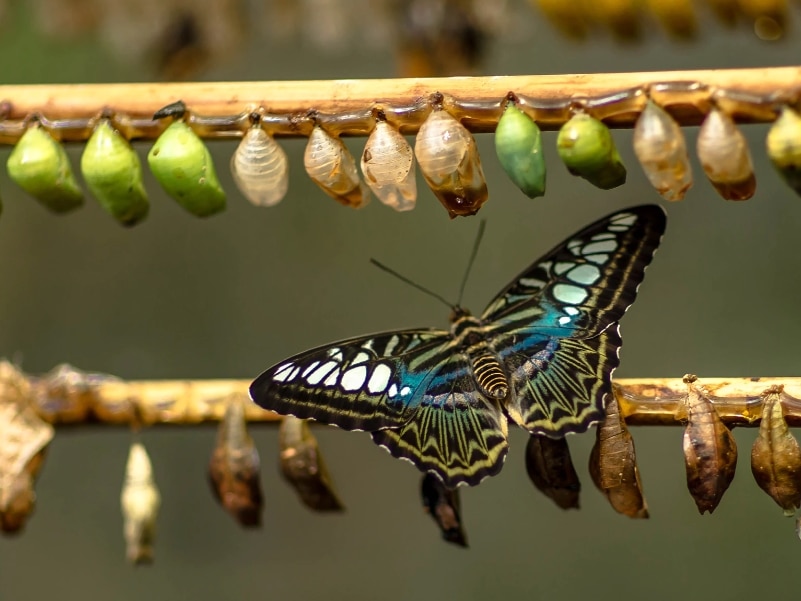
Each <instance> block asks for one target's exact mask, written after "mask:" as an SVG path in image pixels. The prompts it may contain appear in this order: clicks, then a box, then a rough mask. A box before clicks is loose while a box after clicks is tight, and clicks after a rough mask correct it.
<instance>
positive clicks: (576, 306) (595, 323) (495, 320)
mask: <svg viewBox="0 0 801 601" xmlns="http://www.w3.org/2000/svg"><path fill="white" fill-rule="evenodd" d="M665 224H666V217H665V212H664V210H663V209H662V208H661V207H659V206H658V205H642V206H639V207H632V208H630V209H626V210H624V211H620V212H618V213H614V214H612V215H609V216H607V217H605V218H604V219H600V220H598V221H596V222H595V223H593V224H592V225H589V226H587V227H586V228H584V229H583V230H581V231H580V232H578V233H576V234H574V235H573V236H571V237H570V238H568V239H567V240H565V241H564V242H563V243H562V244H560V245H558V246H557V247H556V248H554V249H553V250H551V251H550V252H549V253H547V254H546V255H545V256H544V257H542V258H541V259H539V260H538V261H535V262H534V263H533V264H532V265H531V266H529V267H528V269H526V270H525V271H524V272H523V273H521V274H520V275H519V276H518V277H517V278H515V279H514V280H513V281H512V283H511V284H509V285H508V286H507V287H506V288H505V289H504V290H503V291H501V293H500V294H498V295H497V296H496V297H495V299H493V301H492V302H490V304H489V305H488V306H487V308H486V310H485V311H484V314H483V315H482V317H481V319H482V321H484V322H485V323H487V324H489V325H491V327H492V329H493V334H494V335H495V336H500V337H504V336H506V335H508V336H507V338H509V339H513V338H515V337H516V338H517V340H521V339H523V338H525V336H527V335H533V334H534V333H539V334H546V335H549V336H556V337H572V338H589V337H592V336H595V335H597V334H599V333H601V332H602V331H604V330H605V329H606V328H607V327H609V325H611V324H612V323H615V322H617V321H619V320H620V318H621V317H622V316H623V313H625V312H626V309H628V308H629V306H630V305H631V303H633V302H634V299H635V297H636V295H637V288H638V287H639V285H640V283H641V282H642V280H643V276H644V272H645V267H646V266H647V265H648V264H649V263H650V262H651V259H652V258H653V255H654V252H655V251H656V249H657V247H658V246H659V242H660V240H661V238H662V234H663V233H664V231H665Z"/></svg>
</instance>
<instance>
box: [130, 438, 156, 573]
mask: <svg viewBox="0 0 801 601" xmlns="http://www.w3.org/2000/svg"><path fill="white" fill-rule="evenodd" d="M120 503H121V505H122V515H123V520H124V528H123V533H124V535H125V543H126V546H127V556H128V561H130V562H131V563H134V564H141V563H150V562H152V561H153V541H154V539H155V536H156V516H157V515H158V511H159V506H160V505H161V496H160V495H159V491H158V488H156V483H155V481H154V480H153V466H152V465H151V464H150V457H148V455H147V451H146V450H145V447H144V446H143V445H142V444H141V443H139V442H135V443H133V444H131V449H130V452H129V454H128V464H127V465H126V467H125V481H124V483H123V485H122V494H121V495H120Z"/></svg>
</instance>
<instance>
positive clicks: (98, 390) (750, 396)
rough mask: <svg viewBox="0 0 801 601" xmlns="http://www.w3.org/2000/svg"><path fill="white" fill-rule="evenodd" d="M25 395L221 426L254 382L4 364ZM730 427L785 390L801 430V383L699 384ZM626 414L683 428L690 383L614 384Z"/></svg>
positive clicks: (121, 418)
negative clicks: (33, 371)
mask: <svg viewBox="0 0 801 601" xmlns="http://www.w3.org/2000/svg"><path fill="white" fill-rule="evenodd" d="M10 382H14V384H13V386H14V389H13V390H14V391H21V392H15V395H16V396H17V397H24V398H26V399H27V402H28V403H29V404H30V406H31V407H32V408H33V409H34V410H35V412H36V413H37V414H38V415H39V416H40V417H41V418H43V419H44V420H45V421H47V422H49V423H52V424H54V425H56V426H69V425H73V426H76V425H101V424H104V425H113V424H117V425H132V424H147V425H184V426H188V425H197V424H203V423H213V422H218V421H220V420H221V419H222V417H223V415H224V413H225V408H226V406H227V405H228V403H229V401H230V399H231V398H233V397H238V398H244V399H249V397H248V386H249V385H250V380H140V381H129V382H125V381H123V380H120V379H119V378H115V377H113V376H107V375H102V374H90V373H84V372H81V371H78V370H76V369H75V368H72V367H70V366H67V365H62V366H59V367H58V368H56V369H55V370H53V371H52V372H51V373H50V374H48V375H46V376H42V377H31V376H25V375H23V374H22V373H21V372H19V371H18V370H17V369H16V368H15V367H13V366H12V365H11V364H9V363H7V362H2V363H0V404H2V403H3V401H4V400H7V398H6V397H9V396H12V394H11V393H10V392H9V391H10V390H11V389H10V388H8V387H9V383H10ZM695 385H696V386H697V387H699V388H700V390H701V391H703V392H704V393H705V394H706V395H707V396H708V397H709V399H710V400H711V401H712V403H713V404H714V406H715V408H716V409H717V412H718V413H719V414H720V416H721V418H722V419H723V421H724V422H726V423H727V424H728V425H732V426H733V425H737V426H755V425H757V424H758V421H759V419H760V418H761V416H762V406H763V404H764V396H765V393H766V391H767V390H769V389H773V390H776V387H779V389H783V391H784V393H783V395H782V404H783V406H784V411H785V416H786V419H787V422H788V423H789V424H790V425H791V426H801V377H796V378H790V377H788V378H700V379H699V380H698V381H697V382H696V384H695ZM613 388H614V391H615V396H616V398H617V399H618V404H619V405H620V411H621V414H622V415H623V416H624V417H625V418H626V422H627V423H628V424H630V425H637V426H654V425H680V424H683V423H685V422H686V412H685V410H684V402H683V401H684V399H685V397H686V396H687V384H685V383H684V382H683V381H682V379H681V378H644V379H617V380H614V381H613ZM245 419H246V420H248V421H249V422H252V423H277V422H279V421H280V420H281V417H280V416H279V415H276V414H275V413H272V412H270V411H265V410H263V409H261V408H260V407H258V406H257V405H256V404H255V403H252V402H249V400H248V402H246V403H245Z"/></svg>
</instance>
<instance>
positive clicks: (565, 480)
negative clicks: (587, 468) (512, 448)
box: [526, 434, 581, 509]
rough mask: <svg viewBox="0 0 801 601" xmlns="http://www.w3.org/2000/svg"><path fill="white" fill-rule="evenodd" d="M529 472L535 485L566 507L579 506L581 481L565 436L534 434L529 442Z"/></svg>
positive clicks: (527, 467)
mask: <svg viewBox="0 0 801 601" xmlns="http://www.w3.org/2000/svg"><path fill="white" fill-rule="evenodd" d="M526 471H527V472H528V477H529V478H530V479H531V482H533V483H534V486H536V487H537V489H538V490H539V491H540V492H542V493H543V494H544V495H545V496H546V497H548V498H549V499H551V500H552V501H553V502H554V503H556V504H557V505H558V506H559V507H561V508H562V509H578V508H579V493H580V492H581V482H579V479H578V474H576V468H575V467H573V460H572V459H571V458H570V447H569V446H568V445H567V440H566V439H565V438H549V437H547V436H539V435H536V434H533V435H531V436H529V438H528V444H527V445H526Z"/></svg>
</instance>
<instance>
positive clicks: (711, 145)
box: [698, 109, 756, 200]
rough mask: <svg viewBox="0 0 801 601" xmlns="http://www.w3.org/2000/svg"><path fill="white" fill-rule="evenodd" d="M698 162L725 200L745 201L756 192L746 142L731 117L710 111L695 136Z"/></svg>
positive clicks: (718, 111) (720, 112) (752, 168)
mask: <svg viewBox="0 0 801 601" xmlns="http://www.w3.org/2000/svg"><path fill="white" fill-rule="evenodd" d="M698 159H699V160H700V161H701V166H702V167H703V168H704V173H706V176H707V177H708V178H709V181H710V182H711V183H712V185H713V186H714V187H715V190H717V192H718V194H720V195H721V196H722V197H723V198H724V199H725V200H747V199H749V198H751V197H752V196H753V195H754V192H755V191H756V178H755V177H754V167H753V164H752V163H751V153H750V152H749V150H748V142H746V140H745V136H743V134H742V132H740V130H739V129H737V126H736V125H735V124H734V121H732V119H731V117H729V116H728V115H726V114H725V113H723V112H722V111H720V110H718V109H712V110H711V111H710V112H709V114H708V115H707V116H706V119H704V123H703V124H702V125H701V129H700V131H699V132H698Z"/></svg>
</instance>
